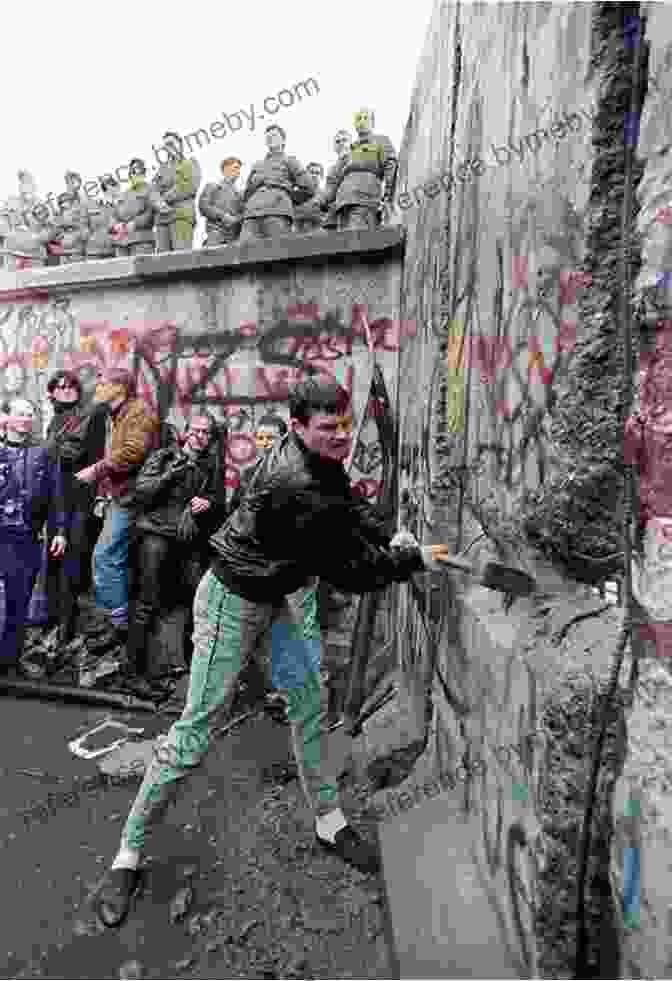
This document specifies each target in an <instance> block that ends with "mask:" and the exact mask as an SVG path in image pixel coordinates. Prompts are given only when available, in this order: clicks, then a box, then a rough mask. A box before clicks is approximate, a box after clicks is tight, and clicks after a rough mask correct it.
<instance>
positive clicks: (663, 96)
mask: <svg viewBox="0 0 672 981" xmlns="http://www.w3.org/2000/svg"><path fill="white" fill-rule="evenodd" d="M632 26H633V33H634V31H635V30H636V26H637V25H636V23H634V19H633V25H632ZM643 32H644V35H645V37H646V39H647V41H648V45H649V46H650V51H649V65H648V79H649V86H648V90H647V95H646V100H645V102H644V106H643V111H642V115H641V124H640V135H639V144H638V149H637V155H638V158H639V159H640V160H641V161H642V163H643V165H644V172H643V176H642V179H641V182H640V184H639V188H638V202H639V206H640V210H639V215H638V233H639V236H640V241H641V269H640V272H639V276H638V278H637V280H636V283H635V296H634V302H635V306H636V309H637V310H638V311H639V312H640V318H639V323H638V326H639V328H640V332H639V334H638V337H637V338H636V339H637V340H638V341H639V348H640V360H639V369H640V370H639V373H638V376H637V378H636V379H635V381H636V398H635V404H634V405H633V410H632V415H631V417H630V419H629V420H628V428H627V433H626V437H627V438H626V446H625V461H626V462H627V463H629V464H631V465H632V466H633V469H634V471H635V479H636V483H637V485H638V500H639V505H640V506H639V513H638V514H637V515H635V526H636V551H635V562H634V565H633V587H634V591H635V596H636V599H637V607H636V612H637V617H636V619H637V625H636V627H635V634H634V636H633V647H635V649H636V651H637V652H638V653H640V654H641V655H643V658H642V659H641V660H640V662H639V676H638V679H637V684H636V687H635V690H634V692H633V701H632V706H631V708H630V709H629V711H628V713H627V725H626V734H625V739H624V742H625V748H624V754H625V763H624V766H623V772H622V775H621V777H620V779H619V781H618V784H617V786H616V792H615V794H614V800H613V807H612V817H613V823H614V837H613V841H612V849H611V859H612V862H611V879H612V886H613V890H614V893H615V895H616V897H617V899H618V902H617V907H616V908H617V911H618V914H619V917H618V923H619V929H620V943H621V949H622V955H623V964H622V974H621V977H633V978H634V977H665V976H667V975H668V974H669V973H670V970H672V906H671V905H670V888H669V880H668V875H667V871H668V869H669V866H670V863H671V862H672V835H671V833H670V815H671V814H672V791H671V789H670V779H669V777H670V764H669V759H670V752H671V750H672V679H671V678H670V664H672V661H671V660H670V657H671V655H672V645H671V644H670V636H671V634H672V601H671V598H672V547H671V546H670V530H671V528H672V483H671V480H672V471H670V467H671V466H672V461H671V459H670V451H669V446H670V439H671V438H672V423H671V422H670V396H671V394H672V290H671V285H672V225H670V214H671V213H672V212H671V211H670V206H671V205H672V193H671V192H670V176H671V174H672V152H671V147H672V118H671V117H670V111H669V104H670V94H671V93H672V74H671V71H670V69H671V66H672V10H671V9H670V8H669V7H667V6H666V5H665V4H651V5H647V20H646V22H645V24H643Z"/></svg>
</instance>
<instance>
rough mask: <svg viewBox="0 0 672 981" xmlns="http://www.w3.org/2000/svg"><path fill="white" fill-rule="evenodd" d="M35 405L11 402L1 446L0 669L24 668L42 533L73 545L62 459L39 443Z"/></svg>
mask: <svg viewBox="0 0 672 981" xmlns="http://www.w3.org/2000/svg"><path fill="white" fill-rule="evenodd" d="M36 415H37V413H36V411H35V407H34V406H33V405H32V403H31V402H29V401H28V400H27V399H23V398H15V399H12V400H11V402H10V403H9V406H8V417H7V421H6V433H7V435H6V442H5V443H4V444H3V445H2V446H0V586H1V587H2V588H1V590H0V672H1V673H3V674H7V673H9V672H11V671H12V669H15V668H16V667H17V666H18V661H19V657H20V654H21V649H22V646H23V634H24V629H25V623H26V617H27V614H28V605H29V603H30V597H31V594H32V592H33V587H34V585H35V580H36V579H37V574H38V571H39V568H40V560H41V554H42V549H41V546H40V538H39V536H40V533H41V532H42V529H43V527H44V525H45V523H46V524H47V533H48V536H49V541H50V543H51V544H50V548H49V551H50V553H51V555H52V556H53V557H54V558H56V559H59V558H62V556H63V555H64V553H65V550H66V546H67V539H66V533H67V518H66V513H65V506H64V500H63V480H62V475H61V468H60V465H59V463H58V462H57V461H54V460H52V459H51V458H50V456H49V452H48V450H47V449H46V448H45V447H44V446H35V445H33V430H34V426H35V418H36Z"/></svg>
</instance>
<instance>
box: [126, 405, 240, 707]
mask: <svg viewBox="0 0 672 981" xmlns="http://www.w3.org/2000/svg"><path fill="white" fill-rule="evenodd" d="M133 506H134V510H135V519H134V522H133V528H134V532H135V546H136V548H135V551H136V556H137V562H136V568H137V572H138V577H137V578H138V595H137V597H136V599H135V604H134V611H133V616H132V619H131V625H130V630H129V635H128V643H127V648H126V650H127V654H128V660H129V667H130V670H131V672H132V676H131V681H132V686H133V687H134V690H135V691H136V693H137V694H140V695H141V696H143V697H147V696H151V693H152V690H151V686H150V684H149V681H148V679H147V678H146V677H145V676H146V675H147V673H148V669H149V664H148V658H147V649H148V642H149V638H150V636H151V633H152V629H153V627H154V625H155V623H156V619H157V615H158V613H159V610H160V609H161V605H162V602H163V600H164V599H165V597H166V594H167V593H168V587H169V586H172V593H173V599H174V600H177V601H179V603H180V604H184V603H186V605H187V607H188V609H189V611H190V613H191V608H192V602H193V597H194V593H195V591H196V586H197V584H198V580H199V579H200V577H201V575H202V574H203V569H204V563H203V564H202V557H203V554H204V552H205V549H206V547H207V541H208V538H209V536H210V535H211V534H212V532H213V531H214V530H215V529H216V528H218V527H219V525H220V524H221V523H222V521H223V520H224V517H225V515H226V498H225V483H224V465H223V454H222V452H221V447H220V446H219V441H218V439H217V427H216V424H215V421H214V419H213V418H212V417H211V416H209V415H207V413H203V412H201V413H199V414H198V415H197V416H194V418H193V419H192V420H191V422H190V423H189V426H188V428H187V430H186V432H185V434H184V437H183V439H182V441H181V442H180V443H179V444H178V445H177V446H172V447H169V448H168V449H161V450H156V451H155V452H154V453H152V454H151V455H150V456H149V457H148V458H147V460H146V461H145V463H144V465H143V467H142V469H141V471H140V473H139V474H138V477H137V479H136V482H135V490H134V494H133ZM176 587H177V588H176ZM192 632H193V620H192V618H191V616H189V617H187V620H186V622H185V629H184V636H183V650H184V658H185V661H186V663H187V664H189V663H190V661H191V650H192Z"/></svg>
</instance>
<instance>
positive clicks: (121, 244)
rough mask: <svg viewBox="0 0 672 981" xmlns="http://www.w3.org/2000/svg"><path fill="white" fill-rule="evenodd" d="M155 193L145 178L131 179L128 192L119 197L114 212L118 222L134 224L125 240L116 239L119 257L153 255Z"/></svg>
mask: <svg viewBox="0 0 672 981" xmlns="http://www.w3.org/2000/svg"><path fill="white" fill-rule="evenodd" d="M153 193H154V192H153V191H152V188H151V186H150V185H149V184H148V183H147V181H146V180H145V178H144V177H131V179H130V180H129V182H128V190H127V191H124V193H123V194H120V195H119V198H118V199H117V201H116V202H115V205H114V210H115V214H116V217H117V221H119V222H123V223H124V224H126V223H128V222H129V221H132V222H133V228H132V230H131V231H130V232H129V233H128V235H127V236H126V237H125V238H124V239H115V248H116V254H117V256H128V255H151V254H152V253H153V252H154V244H155V242H154V217H155V215H154V203H153Z"/></svg>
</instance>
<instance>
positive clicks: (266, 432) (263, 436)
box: [254, 426, 280, 453]
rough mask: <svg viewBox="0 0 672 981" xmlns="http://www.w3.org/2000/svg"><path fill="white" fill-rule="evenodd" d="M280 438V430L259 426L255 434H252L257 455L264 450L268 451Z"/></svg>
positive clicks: (273, 427)
mask: <svg viewBox="0 0 672 981" xmlns="http://www.w3.org/2000/svg"><path fill="white" fill-rule="evenodd" d="M279 438H280V430H279V429H278V428H277V427H276V426H259V428H258V429H257V431H256V433H255V434H254V442H255V444H256V447H257V453H263V452H264V450H270V448H271V447H272V446H273V443H275V441H276V440H277V439H279Z"/></svg>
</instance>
